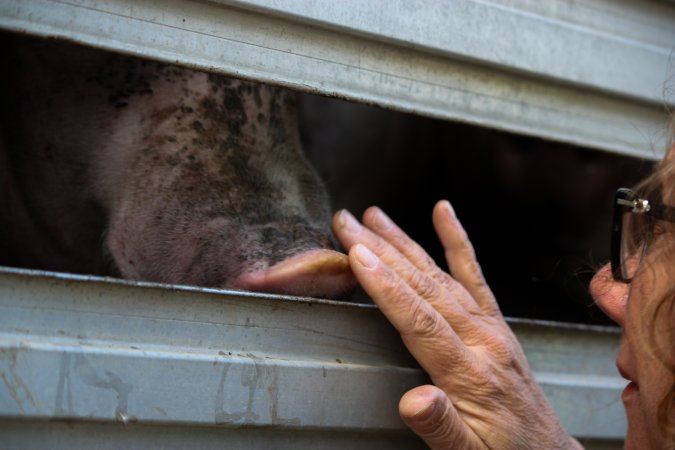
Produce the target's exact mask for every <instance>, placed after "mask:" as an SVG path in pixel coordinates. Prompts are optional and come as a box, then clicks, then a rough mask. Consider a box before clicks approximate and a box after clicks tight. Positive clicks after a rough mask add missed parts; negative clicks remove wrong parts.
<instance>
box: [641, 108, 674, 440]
mask: <svg viewBox="0 0 675 450" xmlns="http://www.w3.org/2000/svg"><path fill="white" fill-rule="evenodd" d="M670 124H671V133H670V136H671V142H670V147H671V153H673V152H675V149H673V147H674V146H675V114H673V115H672V117H671V121H670ZM666 187H667V188H668V191H663V189H665V188H666ZM635 191H636V192H639V193H640V196H641V197H645V198H662V200H663V202H664V203H666V204H671V205H672V204H673V203H675V154H671V155H670V157H666V158H664V159H663V160H662V161H661V162H660V163H659V164H658V165H657V166H656V168H655V170H654V172H653V173H652V174H651V175H650V176H649V177H648V178H646V179H645V180H644V181H642V182H641V183H640V184H639V185H638V186H636V187H635ZM668 230H669V231H668V235H669V239H668V241H667V242H670V243H671V244H673V245H672V246H671V248H669V249H666V251H667V252H668V253H667V255H669V256H670V257H671V259H672V260H673V261H674V264H675V225H673V226H670V227H669V228H668ZM653 301H654V302H656V306H655V308H654V309H653V313H651V314H650V317H644V316H643V317H642V324H643V325H644V326H645V327H643V329H645V330H646V333H648V334H647V336H648V343H649V348H650V349H651V351H653V353H654V355H655V356H656V357H657V358H658V359H659V360H660V361H661V362H662V363H663V364H664V366H665V367H666V368H667V370H668V371H670V373H671V375H672V376H673V381H672V384H671V385H670V388H669V390H668V391H667V392H666V395H665V397H664V398H663V399H662V400H661V402H660V403H659V406H658V410H657V417H656V420H657V424H658V426H659V429H660V430H661V432H662V433H663V434H664V437H665V438H666V442H668V443H671V442H672V444H669V445H670V447H667V448H670V449H675V352H674V351H673V342H675V323H674V324H672V326H671V327H667V329H666V332H665V333H656V332H655V327H653V326H651V325H652V324H654V323H655V321H656V320H657V317H661V316H662V315H665V317H666V318H667V317H669V315H672V314H673V313H674V312H675V311H674V310H675V282H674V283H673V285H672V286H669V288H668V289H667V290H666V293H665V295H662V296H661V297H660V298H656V299H653ZM666 320H667V319H666Z"/></svg>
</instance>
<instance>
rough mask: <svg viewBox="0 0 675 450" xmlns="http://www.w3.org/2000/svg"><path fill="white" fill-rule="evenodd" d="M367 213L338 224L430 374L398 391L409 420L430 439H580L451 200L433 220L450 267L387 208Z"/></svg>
mask: <svg viewBox="0 0 675 450" xmlns="http://www.w3.org/2000/svg"><path fill="white" fill-rule="evenodd" d="M363 223H364V225H365V226H363V225H361V224H360V223H359V222H358V221H357V220H356V219H355V218H354V217H353V216H352V215H351V214H350V213H348V212H347V211H340V212H338V213H336V214H335V216H334V218H333V230H334V232H335V234H336V236H337V237H338V239H339V240H340V242H341V243H342V245H344V247H345V248H347V249H349V261H350V265H351V267H352V270H353V272H354V275H355V276H356V278H357V279H358V281H359V282H360V284H361V285H362V286H363V288H364V289H365V291H366V292H367V293H368V294H369V295H370V297H371V298H372V299H373V301H374V302H375V303H376V304H377V305H378V306H379V307H380V310H381V311H382V313H383V314H384V315H385V316H386V317H387V319H389V321H390V322H391V323H392V324H393V325H394V327H395V328H396V329H397V330H398V332H399V333H400V334H401V338H402V339H403V342H404V344H405V345H406V347H407V348H408V350H409V351H410V353H411V354H412V355H413V356H414V357H415V359H416V360H417V361H418V362H419V363H420V365H421V366H422V367H423V368H424V370H426V372H427V373H428V374H429V376H430V377H431V380H432V382H433V385H427V386H419V387H417V388H414V389H412V390H411V391H409V392H407V393H406V394H405V395H404V396H403V397H402V398H401V401H400V403H399V413H400V414H401V418H402V419H403V421H404V422H405V423H406V424H407V425H408V426H409V427H410V428H411V429H412V430H413V431H414V432H415V433H417V434H418V435H420V436H421V437H422V438H423V439H424V440H425V442H426V443H427V444H428V445H429V446H430V447H431V448H433V449H440V448H457V449H526V448H536V449H553V448H560V449H563V448H565V449H567V448H581V447H580V446H579V444H578V443H577V442H576V441H575V440H574V439H573V438H571V437H570V436H568V435H567V433H566V432H565V430H564V429H563V427H562V425H561V423H560V420H559V419H558V417H557V416H556V414H555V412H554V411H553V409H552V407H551V405H550V404H549V403H548V400H547V399H546V397H545V396H544V393H543V392H542V390H541V388H540V387H539V385H538V384H537V382H536V381H535V379H534V376H533V374H532V371H531V370H530V368H529V365H528V363H527V360H526V359H525V354H524V353H523V350H522V347H521V346H520V344H519V343H518V341H517V340H516V337H515V335H514V334H513V333H512V331H511V329H510V328H509V326H508V325H507V324H506V322H505V320H504V317H503V316H502V314H501V312H500V310H499V307H498V306H497V302H496V301H495V298H494V296H493V295H492V292H491V291H490V288H489V287H488V285H487V284H486V282H485V279H484V278H483V275H482V272H481V269H480V266H479V265H478V262H477V261H476V257H475V254H474V250H473V247H472V245H471V243H470V242H469V239H468V237H467V235H466V233H465V231H464V229H463V228H462V226H461V224H460V223H459V221H458V220H457V218H456V217H455V214H454V211H453V209H452V207H451V206H450V204H449V203H448V202H447V201H440V202H438V203H437V204H436V207H435V208H434V211H433V223H434V227H435V228H436V233H437V234H438V237H439V238H440V241H441V243H442V245H443V248H444V250H445V256H446V259H447V262H448V267H449V270H450V273H451V274H452V276H451V275H449V274H448V273H446V272H444V271H443V270H441V269H440V268H439V267H438V266H437V265H436V264H435V263H434V261H433V260H432V259H431V257H430V256H429V255H428V254H427V253H426V252H425V251H424V250H423V249H422V248H421V247H420V246H419V245H418V244H417V243H415V242H414V241H412V240H411V239H410V238H409V237H408V236H407V235H406V234H405V233H404V232H403V231H402V230H401V229H400V228H398V227H397V226H396V225H395V224H394V223H393V222H392V221H391V219H389V218H388V217H387V216H386V215H385V214H384V213H383V212H382V211H381V210H380V209H378V208H374V207H373V208H369V209H368V210H366V212H365V213H364V215H363Z"/></svg>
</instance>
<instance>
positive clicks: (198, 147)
mask: <svg viewBox="0 0 675 450" xmlns="http://www.w3.org/2000/svg"><path fill="white" fill-rule="evenodd" d="M0 43H3V44H4V45H3V48H5V49H7V50H8V56H7V58H8V60H9V61H11V64H8V65H7V70H4V71H3V72H2V74H1V75H2V80H3V83H2V84H0V88H1V89H2V92H3V95H4V96H5V97H6V98H7V99H8V100H7V101H6V102H4V103H3V104H2V107H0V113H1V114H2V115H1V116H0V117H2V118H3V121H2V122H1V123H0V134H2V135H3V138H4V139H3V144H7V145H2V146H0V152H2V155H0V156H2V157H0V163H2V164H3V167H4V168H3V170H4V171H5V172H9V174H8V176H7V177H6V178H7V180H12V181H6V182H5V183H3V184H2V186H1V187H0V188H2V191H0V217H1V218H3V219H2V220H0V263H7V264H12V265H20V266H23V267H33V268H38V269H47V270H61V271H73V272H79V273H97V274H104V275H105V274H113V275H121V276H122V277H124V278H128V279H137V280H147V281H159V282H165V283H175V284H193V285H199V286H208V287H224V288H240V289H250V290H256V291H265V292H272V293H284V294H297V295H310V296H319V297H329V298H339V297H341V296H342V295H344V294H345V292H346V291H348V290H350V289H351V287H353V286H354V285H355V281H354V278H353V276H352V273H351V271H350V269H349V266H348V264H347V257H346V256H345V255H344V254H342V253H340V252H338V251H337V250H336V248H335V246H334V244H333V238H332V236H331V231H330V207H329V201H328V195H327V192H326V189H325V187H324V185H323V182H322V181H321V180H320V179H319V177H318V175H317V174H316V172H315V171H314V169H313V168H312V167H311V166H310V165H309V163H308V161H307V159H306V157H305V155H304V153H303V150H302V147H301V144H300V138H299V132H298V124H297V118H296V105H295V95H294V94H293V93H291V92H288V91H286V90H284V89H280V88H276V87H271V86H264V85H260V84H258V83H252V82H247V81H242V80H234V79H229V78H226V77H221V76H217V75H212V74H211V75H210V74H205V73H202V72H197V71H194V70H188V69H183V68H180V67H176V66H172V65H168V64H161V63H156V62H149V61H141V60H138V59H135V58H131V57H127V56H123V55H116V54H111V53H106V52H102V51H98V50H93V49H89V48H85V47H80V46H76V45H71V44H66V43H63V42H58V41H53V40H52V41H42V40H38V39H32V38H27V37H22V36H14V35H9V34H0ZM5 160H7V162H6V163H5V162H4V161H5ZM0 172H2V171H0ZM2 173H3V175H4V174H5V173H4V172H2ZM10 184H11V186H9V188H7V187H6V185H10ZM5 218H6V219H7V220H5ZM10 219H14V220H15V222H17V223H9V221H10ZM19 243H20V244H19ZM101 244H102V245H101Z"/></svg>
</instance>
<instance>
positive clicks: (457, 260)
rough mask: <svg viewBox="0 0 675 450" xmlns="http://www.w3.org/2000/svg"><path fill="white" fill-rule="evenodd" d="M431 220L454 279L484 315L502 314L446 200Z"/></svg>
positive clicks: (462, 229) (463, 232) (440, 202)
mask: <svg viewBox="0 0 675 450" xmlns="http://www.w3.org/2000/svg"><path fill="white" fill-rule="evenodd" d="M432 217H433V222H434V227H435V228H436V234H438V237H439V239H440V240H441V244H442V245H443V249H444V250H445V259H446V261H447V262H448V269H449V270H450V273H451V274H452V276H453V278H454V279H455V280H457V281H458V282H459V283H460V284H461V285H462V286H464V288H465V289H466V290H467V291H468V292H469V294H471V296H472V297H473V298H474V299H475V301H476V303H477V304H478V306H480V308H481V309H482V310H483V311H484V312H486V313H487V314H490V315H493V316H494V315H501V312H500V311H499V306H498V305H497V301H496V300H495V297H494V295H493V294H492V291H491V290H490V287H489V286H488V284H487V282H486V281H485V277H484V276H483V271H482V270H481V268H480V265H479V264H478V260H477V259H476V253H475V251H474V249H473V245H472V244H471V241H469V237H468V236H467V234H466V231H465V230H464V228H463V227H462V224H461V223H460V222H459V220H457V216H455V211H454V210H453V209H452V206H450V203H449V202H448V201H447V200H441V201H439V202H438V203H436V206H435V207H434V211H433V216H432Z"/></svg>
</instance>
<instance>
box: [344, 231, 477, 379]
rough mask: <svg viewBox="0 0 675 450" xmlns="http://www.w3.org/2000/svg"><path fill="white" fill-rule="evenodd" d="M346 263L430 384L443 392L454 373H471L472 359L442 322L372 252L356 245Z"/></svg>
mask: <svg viewBox="0 0 675 450" xmlns="http://www.w3.org/2000/svg"><path fill="white" fill-rule="evenodd" d="M349 261H350V265H351V267H352V270H353V272H354V275H355V276H356V278H357V279H358V281H359V283H360V284H361V286H362V287H363V289H364V290H365V291H366V292H367V293H368V295H369V296H370V297H371V298H372V299H373V301H374V302H375V303H376V304H377V305H378V306H379V307H380V310H381V311H382V313H383V314H384V315H385V316H386V317H387V319H388V320H389V321H390V322H391V323H392V325H393V326H394V327H395V328H396V329H397V330H398V332H399V333H400V334H401V338H402V339H403V342H404V344H405V345H406V347H407V348H408V350H409V351H410V353H411V354H412V355H413V357H414V358H415V359H416V360H417V361H418V362H419V363H420V365H421V366H422V367H423V368H424V370H425V371H426V372H427V373H428V374H429V376H430V377H431V379H432V380H433V381H434V384H436V385H437V386H439V387H441V388H443V386H448V384H449V383H450V380H451V379H452V375H453V374H454V373H457V371H461V372H467V371H469V370H475V368H476V364H475V363H474V361H473V360H474V358H475V356H474V355H473V354H472V353H471V352H470V351H469V350H468V349H467V347H466V346H465V345H464V343H463V341H462V340H461V339H460V338H459V336H457V334H456V333H455V331H454V330H453V329H452V327H451V326H450V324H449V323H448V322H447V321H446V320H445V318H444V317H443V316H442V315H441V314H440V313H439V312H438V311H437V310H436V309H435V308H434V307H433V306H432V305H431V304H429V303H428V302H427V301H425V300H424V299H423V298H422V297H420V296H419V295H418V294H417V292H415V291H414V290H413V289H412V288H411V287H410V286H409V285H408V284H407V283H406V282H405V281H404V280H403V279H402V278H401V277H400V276H399V275H398V274H397V273H396V272H394V271H393V270H392V269H391V268H389V267H388V266H387V265H386V264H385V263H384V262H383V261H382V260H381V259H379V258H378V257H377V256H376V255H375V254H374V253H373V252H371V251H370V250H369V249H368V248H366V247H365V246H364V245H362V244H356V245H354V246H353V247H352V248H351V250H350V251H349Z"/></svg>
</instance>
